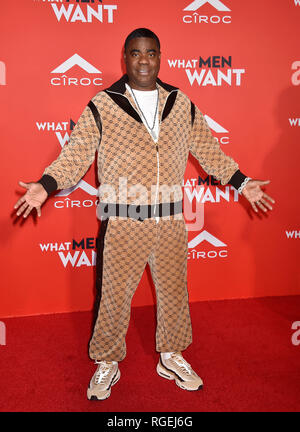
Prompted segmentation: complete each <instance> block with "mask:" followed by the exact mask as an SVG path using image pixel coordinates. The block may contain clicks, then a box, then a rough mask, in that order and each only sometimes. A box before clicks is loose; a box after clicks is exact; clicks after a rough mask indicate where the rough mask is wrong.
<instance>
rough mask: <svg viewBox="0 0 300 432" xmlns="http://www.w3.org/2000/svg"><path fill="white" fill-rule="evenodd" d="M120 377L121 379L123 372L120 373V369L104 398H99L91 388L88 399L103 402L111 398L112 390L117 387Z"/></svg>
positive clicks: (88, 390) (88, 391)
mask: <svg viewBox="0 0 300 432" xmlns="http://www.w3.org/2000/svg"><path fill="white" fill-rule="evenodd" d="M120 377H121V372H120V369H118V372H117V375H116V376H115V378H114V379H113V380H112V382H111V385H110V386H109V388H108V389H107V391H106V393H104V394H103V396H102V397H99V396H97V395H95V394H94V393H93V392H92V390H91V389H90V388H88V389H87V398H88V400H96V401H102V400H105V399H107V398H109V396H110V394H111V388H112V386H113V385H115V384H116V383H117V382H118V381H119V379H120Z"/></svg>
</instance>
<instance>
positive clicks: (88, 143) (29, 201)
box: [14, 106, 100, 218]
mask: <svg viewBox="0 0 300 432" xmlns="http://www.w3.org/2000/svg"><path fill="white" fill-rule="evenodd" d="M99 141H100V131H99V128H98V126H97V125H96V122H95V119H94V116H93V114H92V112H91V109H90V108H89V106H87V107H86V108H85V109H84V111H83V113H82V114H81V116H80V118H79V120H78V122H77V124H76V126H75V128H74V130H73V132H72V134H71V137H70V142H69V144H67V145H65V146H64V147H63V149H62V150H61V152H60V154H59V156H58V158H57V159H56V160H55V161H54V162H52V164H51V165H49V166H48V167H47V168H46V169H45V171H44V173H43V175H42V177H41V179H40V180H39V181H38V182H29V183H25V182H23V181H20V182H19V185H20V186H22V187H24V188H25V189H26V192H25V194H24V195H23V196H22V197H21V198H20V199H19V200H18V201H17V202H16V204H15V206H14V208H15V209H17V216H20V215H21V214H22V213H23V217H25V218H26V217H27V216H28V215H29V214H30V212H31V211H32V210H33V209H34V208H35V209H36V211H37V214H38V216H41V207H42V204H43V203H44V202H45V201H46V199H47V198H48V196H49V195H50V194H51V193H52V192H54V191H55V190H57V189H66V188H69V187H71V186H74V185H76V184H77V183H78V181H79V180H80V179H81V178H82V177H83V176H84V174H85V173H86V171H87V170H88V168H89V167H90V165H91V164H92V162H93V161H94V158H95V152H96V150H97V148H98V145H99Z"/></svg>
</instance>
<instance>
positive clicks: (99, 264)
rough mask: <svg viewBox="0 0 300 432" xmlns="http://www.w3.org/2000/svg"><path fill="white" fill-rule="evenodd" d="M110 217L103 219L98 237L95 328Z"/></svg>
mask: <svg viewBox="0 0 300 432" xmlns="http://www.w3.org/2000/svg"><path fill="white" fill-rule="evenodd" d="M108 221H109V218H107V219H105V220H103V221H102V222H101V225H100V229H99V233H98V238H97V257H96V283H95V285H96V295H95V302H94V316H93V329H94V327H95V324H96V321H97V318H98V312H99V306H100V301H101V296H102V275H103V252H104V238H105V234H106V230H107V225H108Z"/></svg>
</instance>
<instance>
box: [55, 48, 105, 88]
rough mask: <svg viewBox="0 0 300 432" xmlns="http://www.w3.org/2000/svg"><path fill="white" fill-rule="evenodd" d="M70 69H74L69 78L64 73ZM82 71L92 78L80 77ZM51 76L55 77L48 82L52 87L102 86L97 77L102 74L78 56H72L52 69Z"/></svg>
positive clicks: (100, 80)
mask: <svg viewBox="0 0 300 432" xmlns="http://www.w3.org/2000/svg"><path fill="white" fill-rule="evenodd" d="M72 68H74V69H73V71H72V75H73V76H69V74H66V72H68V71H69V70H70V69H72ZM75 68H76V69H77V71H76V70H75ZM78 68H79V72H78ZM82 71H84V72H87V73H88V74H91V75H93V76H82ZM51 74H55V75H56V76H54V77H53V78H51V80H50V82H51V85H53V86H90V85H95V86H101V85H102V84H103V83H102V77H99V74H102V72H101V71H100V70H99V69H97V68H96V67H95V66H93V65H92V64H91V63H89V62H88V61H86V60H85V59H84V58H82V57H80V55H78V54H74V55H72V56H71V57H70V58H68V59H67V60H65V61H64V62H63V63H61V64H60V65H59V66H57V67H56V68H55V69H53V70H52V71H51Z"/></svg>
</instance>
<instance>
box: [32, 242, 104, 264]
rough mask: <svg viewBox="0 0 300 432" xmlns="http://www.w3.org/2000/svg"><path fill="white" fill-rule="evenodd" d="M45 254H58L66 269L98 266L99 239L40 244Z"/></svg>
mask: <svg viewBox="0 0 300 432" xmlns="http://www.w3.org/2000/svg"><path fill="white" fill-rule="evenodd" d="M39 247H40V249H41V251H42V253H43V254H46V253H52V252H54V253H56V254H57V255H58V257H59V259H60V261H61V263H62V265H63V266H64V267H67V266H68V267H70V266H72V267H81V266H87V267H90V266H94V265H96V255H97V254H96V252H95V250H94V249H95V248H96V247H97V239H96V238H94V237H87V238H83V239H80V240H79V241H77V240H74V239H72V240H71V241H67V242H55V243H40V244H39Z"/></svg>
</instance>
